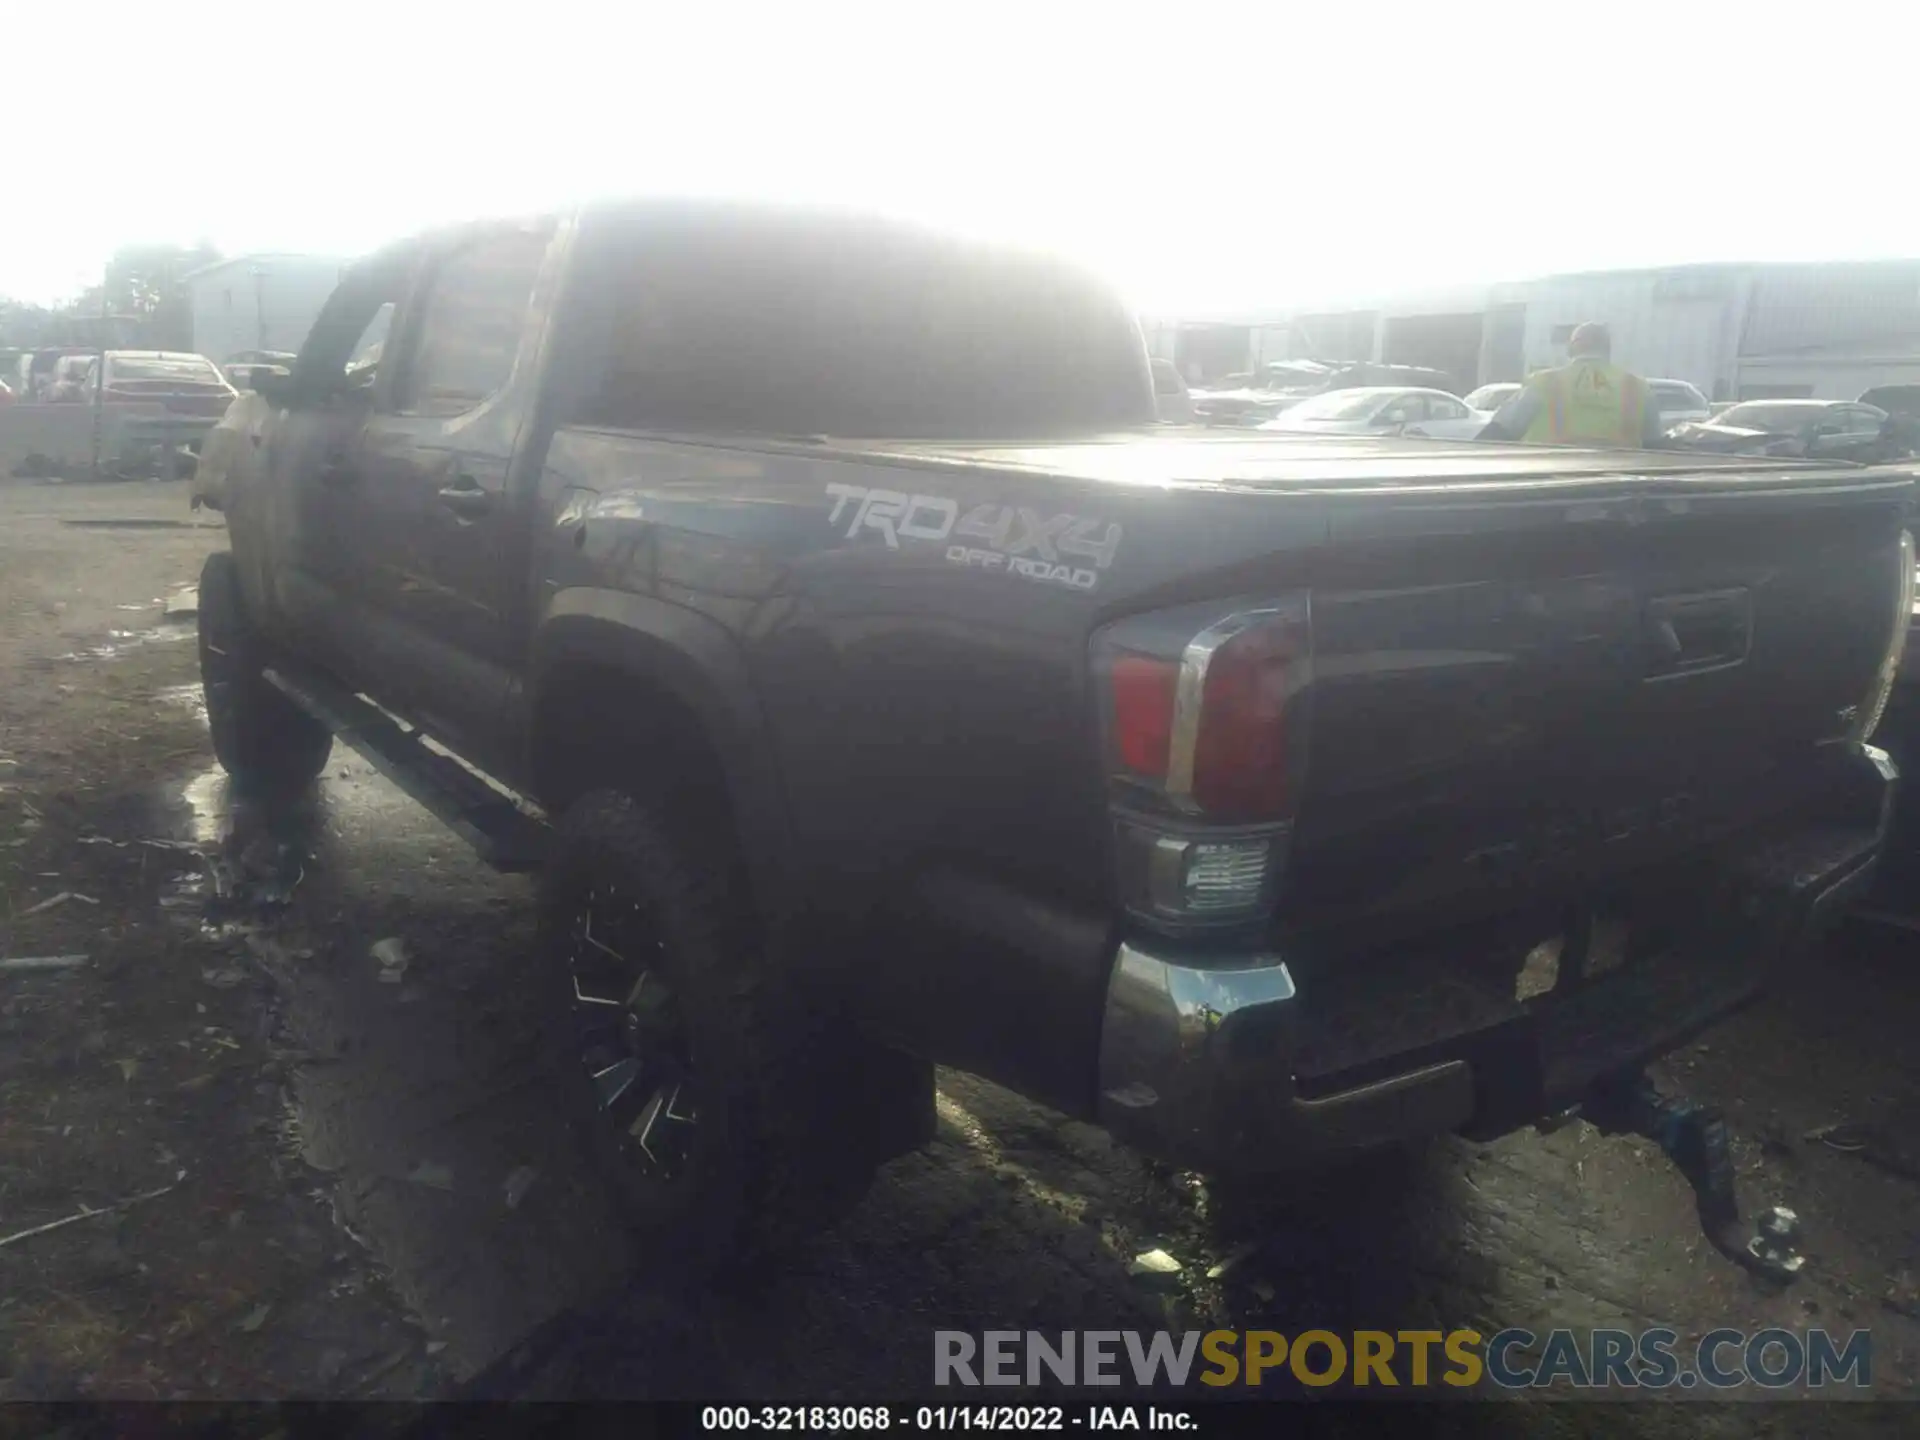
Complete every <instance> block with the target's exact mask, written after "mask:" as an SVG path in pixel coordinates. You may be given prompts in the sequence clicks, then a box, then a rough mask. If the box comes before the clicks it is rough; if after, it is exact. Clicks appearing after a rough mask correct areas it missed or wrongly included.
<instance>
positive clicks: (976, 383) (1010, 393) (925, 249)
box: [575, 213, 1156, 439]
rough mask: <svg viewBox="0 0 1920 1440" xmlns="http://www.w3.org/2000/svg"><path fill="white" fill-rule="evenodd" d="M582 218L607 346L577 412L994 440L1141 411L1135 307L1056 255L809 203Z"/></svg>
mask: <svg viewBox="0 0 1920 1440" xmlns="http://www.w3.org/2000/svg"><path fill="white" fill-rule="evenodd" d="M596 230H597V234H596ZM596 230H590V231H589V235H593V236H595V238H594V240H593V242H592V245H591V249H590V250H589V251H588V253H587V255H585V256H583V259H582V264H581V266H580V269H579V271H578V272H577V275H578V280H579V287H578V289H577V290H576V292H575V293H576V295H578V296H579V297H580V301H579V303H580V304H581V309H582V312H583V313H582V314H581V318H580V323H582V324H583V325H586V326H589V327H591V326H593V325H594V324H595V323H596V322H597V323H600V324H602V325H603V326H604V327H605V329H604V330H603V332H602V334H603V339H604V341H605V345H606V348H605V352H604V353H605V356H606V358H605V361H604V363H603V364H602V365H600V366H599V367H598V370H599V373H598V374H597V375H593V374H590V375H585V376H583V377H582V380H583V382H584V383H583V385H582V391H583V392H584V393H583V399H582V402H581V404H580V406H579V410H578V413H577V415H576V417H575V418H576V419H577V420H578V421H579V422H581V423H585V424H590V425H606V426H612V427H621V428H632V429H651V430H668V431H692V432H696V433H716V434H729V433H731V434H762V435H834V436H842V437H848V438H861V437H864V438H871V439H916V438H919V439H968V438H981V439H986V438H994V439H999V438H1016V437H1023V436H1041V435H1059V434H1072V433H1083V434H1084V433H1092V432H1097V431H1100V430H1108V429H1114V428H1124V427H1128V426H1133V425H1145V424H1150V423H1152V422H1153V420H1154V418H1155V413H1156V412H1155V407H1154V401H1153V386H1152V383H1151V381H1150V379H1149V370H1148V364H1147V355H1146V348H1145V345H1144V343H1143V342H1142V339H1141V335H1140V331H1139V328H1138V326H1137V325H1136V323H1135V322H1134V319H1133V316H1132V313H1131V311H1129V310H1128V309H1127V308H1126V307H1125V306H1124V305H1122V304H1120V303H1119V302H1118V301H1117V300H1116V299H1115V298H1114V297H1113V296H1111V295H1109V294H1108V293H1107V292H1105V291H1104V290H1103V289H1101V288H1100V287H1098V286H1095V285H1092V284H1090V283H1089V282H1088V281H1087V280H1086V279H1085V278H1084V277H1082V276H1081V275H1079V274H1078V273H1077V272H1074V271H1072V270H1070V269H1067V268H1066V267H1064V266H1061V265H1059V264H1057V263H1056V262H1053V261H1048V260H1043V259H1038V258H1034V257H1027V256H1011V255H1008V254H1005V253H1002V252H997V251H993V250H988V249H984V248H978V247H974V246H970V245H967V244H964V243H962V242H956V241H951V240H946V239H941V238H936V237H932V236H927V235H923V234H920V233H917V232H914V231H909V230H905V229H876V228H875V227H874V226H872V225H871V223H859V222H848V221H844V220H839V219H834V218H826V217H820V216H805V217H800V218H788V219H784V220H769V219H768V218H766V217H765V216H764V215H759V216H754V215H745V214H743V215H739V216H730V215H727V214H725V213H720V214H717V215H697V216H691V217H689V216H686V215H669V216H667V217H665V218H653V219H651V220H649V219H647V218H646V217H645V216H644V213H643V214H642V215H641V216H639V217H636V216H632V215H621V214H615V215H611V216H607V217H605V218H604V219H603V221H602V223H601V224H600V225H599V226H598V227H596Z"/></svg>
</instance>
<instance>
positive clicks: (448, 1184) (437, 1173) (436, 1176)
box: [407, 1160, 453, 1190]
mask: <svg viewBox="0 0 1920 1440" xmlns="http://www.w3.org/2000/svg"><path fill="white" fill-rule="evenodd" d="M407 1179H408V1180H410V1181H412V1182H413V1183H414V1184H415V1185H425V1186H427V1187H428V1188H429V1189H432V1190H451V1189H453V1169H452V1167H450V1166H447V1165H441V1164H438V1163H436V1162H435V1161H432V1160H422V1161H421V1162H420V1163H419V1164H418V1165H416V1166H414V1167H413V1169H411V1170H409V1171H408V1172H407Z"/></svg>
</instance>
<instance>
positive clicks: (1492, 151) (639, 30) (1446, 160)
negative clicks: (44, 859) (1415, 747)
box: [0, 0, 1920, 314]
mask: <svg viewBox="0 0 1920 1440" xmlns="http://www.w3.org/2000/svg"><path fill="white" fill-rule="evenodd" d="M4 8H5V10H6V16H5V20H4V22H0V54H4V57H5V66H4V71H5V74H6V82H7V83H6V99H7V103H6V106H5V111H4V113H5V114H6V116H7V118H8V121H9V124H8V125H7V127H6V131H7V141H6V145H5V151H6V156H7V158H6V160H5V164H4V170H0V174H4V175H5V176H6V177H7V181H8V185H7V191H6V201H7V203H5V204H4V205H0V294H12V295H14V296H17V297H20V298H26V299H35V300H48V299H53V298H56V297H60V296H65V295H70V294H72V293H74V292H76V291H78V290H79V289H80V288H81V287H82V286H84V285H86V284H88V283H89V282H91V281H92V280H94V279H96V278H97V277H98V275H99V271H100V267H101V264H102V262H103V261H104V260H105V258H106V256H107V255H108V254H109V253H110V252H111V251H112V250H113V249H114V248H115V247H116V246H118V245H121V244H125V243H131V242H141V241H181V242H191V241H193V240H195V239H197V238H200V237H205V238H208V239H210V240H212V241H213V242H214V243H215V244H216V245H218V246H219V247H220V248H221V249H222V250H224V251H226V252H227V253H229V254H234V253H241V252H245V251H248V250H304V251H314V252H321V253H327V254H354V253H358V252H360V251H363V250H365V249H367V248H369V247H371V246H373V245H374V244H376V243H378V242H379V241H381V240H383V239H386V238H389V237H391V236H394V235H397V234H401V233H405V232H407V231H410V230H414V229H417V228H419V227H421V226H422V225H426V224H430V223H433V222H436V221H441V220H446V219H453V218H458V217H462V216H467V215H474V214H484V213H489V212H499V211H513V210H522V209H526V208H531V207H534V206H538V205H542V204H547V203H553V202H558V201H563V200H565V199H568V198H572V197H584V196H589V195H594V194H607V193H648V192H667V193H672V192H682V193H685V192H701V193H715V192H718V193H727V194H743V195H759V196H767V197H783V198H801V199H815V200H825V201H830V202H836V203H850V204H854V205H859V206H863V207H868V208H877V209H884V210H889V211H895V212H902V213H905V214H908V215H912V216H916V217H921V218H926V219H930V220H934V221H937V222H940V223H944V224H947V225H952V226H956V227H960V228H966V229H970V230H975V231H980V232H983V233H988V234H993V235H1000V236H1007V237H1010V238H1016V239H1020V240H1023V241H1027V242H1030V243H1034V244H1038V245H1042V246H1045V247H1048V248H1053V249H1057V250H1063V251H1066V252H1068V253H1071V254H1074V255H1076V256H1078V257H1079V258H1081V259H1083V260H1085V261H1087V262H1088V263H1090V264H1092V265H1093V266H1094V267H1096V268H1097V269H1099V270H1101V271H1103V272H1105V273H1106V274H1107V275H1109V276H1110V277H1111V278H1112V279H1113V280H1114V281H1116V282H1117V283H1118V284H1119V285H1121V286H1122V287H1123V288H1124V289H1125V290H1126V291H1127V293H1128V294H1129V295H1130V296H1132V297H1133V299H1134V300H1135V301H1136V303H1138V304H1139V305H1140V306H1141V307H1142V308H1143V309H1146V310H1148V311H1150V312H1154V313H1162V314H1167V313H1190V314H1191V313H1198V312H1203V311H1214V310H1244V309H1255V308H1260V307H1265V306H1280V305H1286V304H1290V303H1296V302H1300V303H1305V302H1311V301H1315V300H1319V299H1327V300H1348V299H1356V298H1359V299H1364V298H1366V297H1367V296H1369V295H1378V294H1384V293H1388V292H1392V293H1399V292H1404V291H1407V290H1412V289H1420V288H1426V287H1431V286H1440V285H1445V284H1448V283H1453V282H1472V281H1481V280H1492V279H1503V278H1514V279H1518V278H1523V277H1525V276H1528V275H1534V274H1540V273H1544V272H1549V271H1556V270H1573V269H1588V268H1601V267H1612V266H1630V265H1641V264H1661V263H1669V262H1684V261H1691V260H1737V259H1825V258H1870V257H1875V256H1887V255H1913V254H1920V223H1916V222H1920V188H1916V187H1915V186H1914V184H1913V183H1912V179H1911V176H1910V174H1909V173H1908V165H1907V160H1906V157H1907V152H1908V150H1909V149H1910V143H1909V142H1910V140H1911V136H1912V129H1913V125H1914V123H1915V122H1914V119H1913V97H1914V84H1913V75H1914V72H1913V64H1914V56H1915V55H1916V54H1920V44H1916V41H1917V40H1920V5H1914V4H1913V3H1911V0H1884V3H1881V4H1855V5H1849V4H1845V3H1828V4H1823V5H1820V6H1818V7H1789V6H1786V5H1778V6H1767V5H1759V4H1754V3H1746V4H1737V5H1736V4H1726V3H1720V0H1694V3H1683V0H1668V3H1667V4H1664V5H1644V6H1643V5H1640V4H1639V3H1638V0H1584V3H1555V0H1528V3H1525V4H1509V3H1506V0H1427V3H1418V0H1405V3H1399V0H1395V3H1387V0H1375V3H1366V0H1347V3H1334V0H1320V3H1315V4H1302V3H1300V0H1266V3H1263V4H1249V5H1242V4H1239V3H1234V0H1212V3H1209V0H1184V3H1173V0H1157V3H1156V0H1109V3H1106V4H1102V5H1089V4H1081V3H1071V4H1069V3H1059V4H1053V3H1048V0H1026V3H1024V4H1013V5H1009V4H1003V3H1000V0H892V3H888V4H882V5H871V6H855V5H845V4H838V5H837V4H833V3H829V0H798V3H795V0H774V3H746V4H742V3H736V4H726V3H721V0H706V3H703V0H675V3H672V4H668V5H655V4H648V3H624V4H623V3H621V0H592V3H591V4H587V3H578V0H540V3H537V4H525V3H522V4H504V3H495V4H493V5H491V6H489V5H483V4H480V3H473V0H469V3H464V4H447V3H443V0H383V3H379V4H367V3H364V0H324V3H322V0H247V3H233V0H190V3H185V4H155V3H152V0H88V3H86V4H83V5H80V6H78V7H76V6H73V5H67V4H60V3H37V0H15V3H11V4H7V5H6V6H5V7H4Z"/></svg>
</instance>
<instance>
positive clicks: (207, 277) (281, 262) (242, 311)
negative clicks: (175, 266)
mask: <svg viewBox="0 0 1920 1440" xmlns="http://www.w3.org/2000/svg"><path fill="white" fill-rule="evenodd" d="M344 268H345V262H344V261H341V260H336V259H331V258H328V257H325V256H318V255H241V256H238V257H236V258H234V259H232V260H222V261H219V262H218V263H216V264H213V265H207V266H203V267H202V268H201V269H198V270H195V271H193V272H192V273H191V274H189V275H187V277H186V284H187V288H188V290H189V292H190V293H191V295H192V298H193V348H194V350H195V351H196V352H198V353H199V354H201V355H205V356H206V357H207V358H208V359H210V360H213V361H215V362H216V363H218V364H223V365H224V364H225V363H226V362H227V361H228V360H229V359H231V358H232V357H233V356H235V355H238V354H240V353H242V352H243V351H248V350H280V351H297V350H299V348H300V345H301V342H302V341H304V340H305V339H306V338H307V331H309V330H310V329H312V328H313V322H314V320H315V319H316V318H317V317H318V316H319V314H320V307H321V306H322V305H324V304H326V302H327V297H328V296H329V295H331V294H332V293H333V290H334V287H335V286H336V285H338V284H339V282H340V272H341V271H342V270H343V269H344Z"/></svg>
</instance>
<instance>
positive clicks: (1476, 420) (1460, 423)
mask: <svg viewBox="0 0 1920 1440" xmlns="http://www.w3.org/2000/svg"><path fill="white" fill-rule="evenodd" d="M1485 425H1486V422H1485V421H1484V420H1482V419H1481V418H1480V417H1479V416H1478V415H1476V414H1474V413H1473V411H1471V410H1469V409H1468V408H1467V404H1466V402H1465V401H1464V400H1455V399H1454V398H1453V397H1452V396H1451V395H1429V396H1427V419H1426V421H1425V423H1423V424H1422V425H1421V426H1420V428H1421V430H1423V431H1424V432H1426V433H1427V434H1429V435H1438V436H1440V437H1441V438H1442V439H1446V440H1471V439H1472V438H1474V437H1475V436H1476V435H1478V434H1479V433H1480V431H1481V430H1482V429H1483V428H1485Z"/></svg>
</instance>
